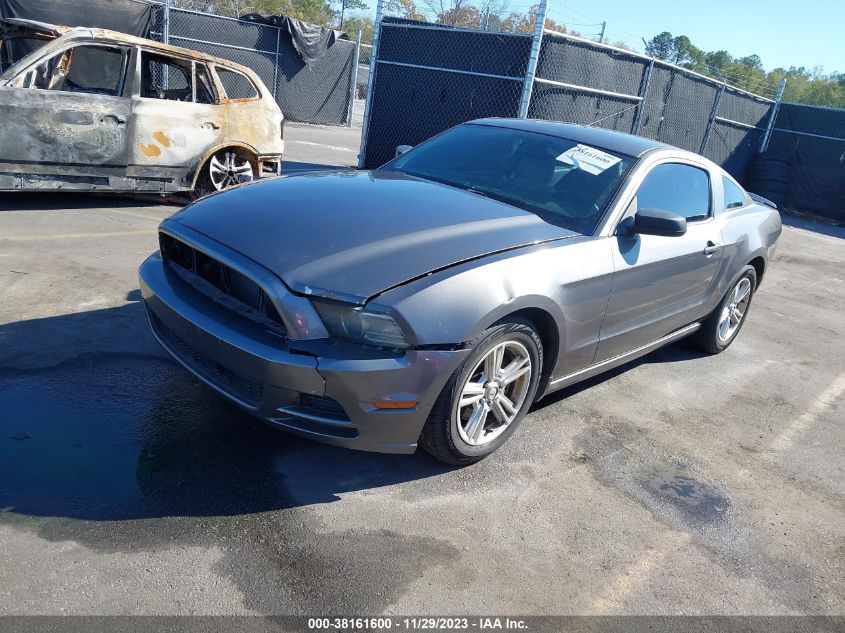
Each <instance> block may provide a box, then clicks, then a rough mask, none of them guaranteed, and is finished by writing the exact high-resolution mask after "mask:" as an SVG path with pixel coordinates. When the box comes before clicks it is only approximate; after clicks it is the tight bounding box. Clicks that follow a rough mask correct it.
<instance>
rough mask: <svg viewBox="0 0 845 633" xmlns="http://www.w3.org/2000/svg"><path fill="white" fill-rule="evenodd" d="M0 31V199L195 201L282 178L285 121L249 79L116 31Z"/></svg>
mask: <svg viewBox="0 0 845 633" xmlns="http://www.w3.org/2000/svg"><path fill="white" fill-rule="evenodd" d="M0 24H2V28H3V31H2V35H3V39H2V45H0V60H2V64H3V65H2V68H3V69H5V72H3V74H2V75H0V120H2V125H0V148H2V149H0V152H2V154H0V159H2V166H0V190H34V189H40V190H43V189H63V190H86V191H94V190H96V191H122V192H134V191H138V192H162V193H167V192H192V193H193V194H199V195H201V194H204V193H208V192H211V191H216V190H221V189H225V188H226V187H228V186H230V185H233V184H237V183H240V182H247V181H250V180H254V179H256V178H260V177H264V176H275V175H278V174H279V173H280V171H281V161H282V152H283V149H284V141H283V131H284V117H283V115H282V112H281V110H280V109H279V107H278V105H277V104H276V102H275V100H274V99H273V96H272V94H271V93H270V92H269V90H268V89H267V87H266V86H264V84H263V83H262V82H261V80H260V79H259V78H258V77H257V76H256V74H255V73H254V72H252V71H251V70H250V69H248V68H245V67H243V66H240V65H238V64H235V63H233V62H229V61H226V60H222V59H218V58H215V57H212V56H209V55H203V54H201V53H198V52H196V51H191V50H188V49H183V48H178V47H175V46H168V45H165V44H162V43H160V42H154V41H152V40H146V39H142V38H138V37H133V36H130V35H125V34H122V33H117V32H114V31H107V30H102V29H88V28H73V29H71V28H68V27H61V26H53V25H48V24H42V23H38V22H31V21H25V20H15V19H7V20H3V21H2V22H1V23H0ZM33 48H35V50H34V51H32V49H33ZM30 51H31V52H30ZM22 52H23V53H27V52H28V54H24V55H23V56H22V55H21V53H22Z"/></svg>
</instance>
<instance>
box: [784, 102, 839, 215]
mask: <svg viewBox="0 0 845 633" xmlns="http://www.w3.org/2000/svg"><path fill="white" fill-rule="evenodd" d="M769 152H770V153H771V154H773V155H783V156H784V158H785V159H786V160H788V162H789V183H788V186H787V193H786V196H787V207H792V208H795V209H798V210H801V211H809V212H812V213H817V214H819V215H823V216H826V217H829V218H834V219H838V220H845V110H842V109H834V108H822V107H816V106H809V105H800V104H797V103H784V104H782V105H781V106H780V109H779V110H778V115H777V118H776V119H775V131H774V132H773V133H772V139H771V141H770V143H769Z"/></svg>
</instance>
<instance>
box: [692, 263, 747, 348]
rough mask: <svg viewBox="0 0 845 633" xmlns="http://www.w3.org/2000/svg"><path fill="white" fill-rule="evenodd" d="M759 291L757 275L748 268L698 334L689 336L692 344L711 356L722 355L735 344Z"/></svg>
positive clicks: (704, 322) (702, 325) (743, 271)
mask: <svg viewBox="0 0 845 633" xmlns="http://www.w3.org/2000/svg"><path fill="white" fill-rule="evenodd" d="M756 289H757V271H756V269H755V268H754V266H750V265H749V266H746V267H745V268H744V269H743V270H742V273H741V274H740V276H739V278H738V279H737V280H736V281H735V282H734V284H733V285H732V286H731V287H730V289H729V290H728V291H727V292H726V293H725V296H724V297H723V298H722V300H721V301H720V302H719V305H718V306H717V307H716V309H715V310H713V312H711V313H710V315H709V316H708V317H707V318H706V319H704V321H703V322H702V324H701V327H700V328H699V329H698V331H697V332H696V333H695V334H693V335H692V336H690V338H689V341H690V343H691V344H692V345H693V346H694V347H696V348H697V349H700V350H701V351H703V352H707V353H708V354H720V353H721V352H723V351H725V350H726V349H727V348H728V347H729V346H730V344H731V343H733V342H734V340H735V339H736V337H737V335H738V334H739V331H740V330H741V329H742V326H743V325H744V324H745V322H746V321H747V320H748V310H749V309H750V308H751V300H752V299H753V298H754V292H755V290H756Z"/></svg>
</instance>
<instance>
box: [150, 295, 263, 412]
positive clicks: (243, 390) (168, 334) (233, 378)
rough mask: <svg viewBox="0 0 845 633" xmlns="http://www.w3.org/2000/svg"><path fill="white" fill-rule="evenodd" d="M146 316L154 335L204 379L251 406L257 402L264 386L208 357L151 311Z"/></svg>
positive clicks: (258, 402) (255, 405) (259, 400)
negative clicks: (148, 318)
mask: <svg viewBox="0 0 845 633" xmlns="http://www.w3.org/2000/svg"><path fill="white" fill-rule="evenodd" d="M149 315H150V321H151V322H152V325H153V328H154V329H155V331H156V334H158V335H159V337H161V339H162V341H163V342H164V344H165V345H166V346H167V347H168V348H169V349H170V350H171V351H172V352H173V353H174V354H176V356H178V357H179V358H180V359H181V360H182V361H183V362H184V363H186V364H187V365H188V366H189V367H191V369H193V370H194V371H195V372H196V373H197V374H199V375H200V376H202V378H203V379H204V380H207V381H208V382H210V383H211V384H213V385H214V386H215V387H217V388H218V389H220V390H222V391H224V392H225V393H227V394H229V395H230V396H232V397H233V398H236V399H238V400H240V401H241V402H243V403H244V404H247V405H249V406H251V407H257V406H258V405H259V404H261V400H262V399H263V397H264V385H262V384H261V383H260V382H258V381H256V380H252V379H251V378H247V377H245V376H240V375H238V374H236V373H235V372H233V371H232V370H231V369H229V368H228V367H224V366H223V365H221V364H220V363H218V362H216V361H214V360H212V359H210V358H209V357H208V356H206V355H205V354H203V353H202V352H200V351H199V350H197V349H196V348H194V347H193V346H192V345H191V344H190V343H188V342H187V341H185V340H184V339H183V338H182V337H180V336H179V335H178V334H176V333H175V332H174V331H173V330H171V329H170V328H169V327H167V326H166V325H165V324H164V323H163V322H162V320H161V319H159V318H158V317H157V316H156V315H155V314H153V313H152V311H150V312H149Z"/></svg>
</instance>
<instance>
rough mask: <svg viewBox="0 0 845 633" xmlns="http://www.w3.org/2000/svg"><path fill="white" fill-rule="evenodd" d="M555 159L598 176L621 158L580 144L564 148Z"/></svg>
mask: <svg viewBox="0 0 845 633" xmlns="http://www.w3.org/2000/svg"><path fill="white" fill-rule="evenodd" d="M557 159H558V160H559V161H560V162H562V163H566V164H567V165H572V166H573V167H577V168H578V169H581V170H583V171H585V172H587V173H588V174H593V175H594V176H598V175H599V174H600V173H602V172H603V171H604V170H605V169H607V168H608V167H613V166H614V165H615V164H616V163H618V162H619V161H620V160H622V159H621V158H618V157H616V156H614V155H613V154H608V153H607V152H603V151H601V150H600V149H596V148H595V147H590V146H589V145H580V144H579V145H576V146H575V147H573V148H571V149H568V150H566V151H565V152H564V153H563V154H561V155H560V156H558V157H557Z"/></svg>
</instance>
